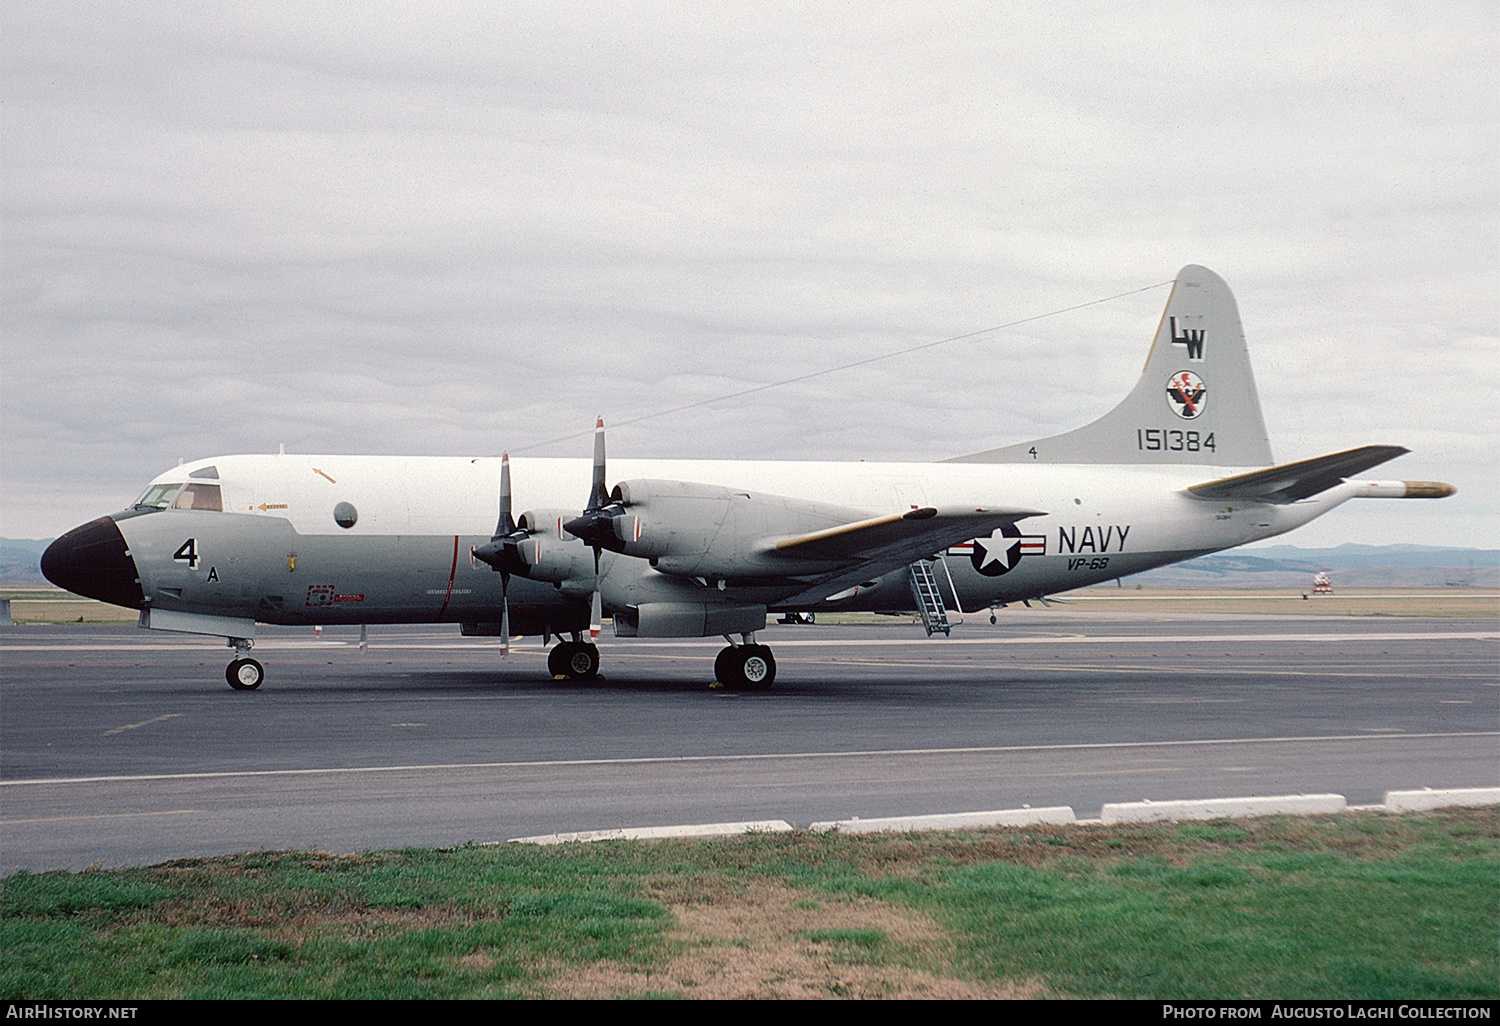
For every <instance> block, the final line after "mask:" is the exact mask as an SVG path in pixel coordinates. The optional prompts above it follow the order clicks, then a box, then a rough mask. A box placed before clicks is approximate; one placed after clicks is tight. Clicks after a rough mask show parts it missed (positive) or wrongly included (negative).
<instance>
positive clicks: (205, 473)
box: [188, 467, 219, 481]
mask: <svg viewBox="0 0 1500 1026" xmlns="http://www.w3.org/2000/svg"><path fill="white" fill-rule="evenodd" d="M188 477H202V478H207V479H208V480H210V481H217V480H218V479H219V468H218V467H199V468H198V469H197V470H194V471H191V472H190V473H189V474H188Z"/></svg>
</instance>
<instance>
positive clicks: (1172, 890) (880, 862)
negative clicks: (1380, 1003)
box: [0, 809, 1500, 999]
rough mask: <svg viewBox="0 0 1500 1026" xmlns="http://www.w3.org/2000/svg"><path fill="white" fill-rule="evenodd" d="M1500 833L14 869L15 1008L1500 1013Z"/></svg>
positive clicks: (1045, 836) (1199, 834)
mask: <svg viewBox="0 0 1500 1026" xmlns="http://www.w3.org/2000/svg"><path fill="white" fill-rule="evenodd" d="M1497 841H1500V810H1493V809H1492V810H1471V811H1452V812H1447V813H1442V814H1434V815H1428V816H1412V817H1388V816H1381V815H1373V814H1351V815H1346V816H1341V817H1329V818H1322V819H1311V820H1294V819H1272V820H1262V821H1252V822H1228V821H1218V822H1214V823H1193V824H1182V825H1175V826H1174V825H1155V824H1153V825H1150V826H1141V827H1133V828H1132V827H1124V828H1122V827H1115V828H1104V827H1099V826H1075V827H1046V828H1031V829H1014V830H991V831H976V832H971V833H955V834H928V835H916V834H911V835H881V836H862V837H840V836H831V835H813V834H790V835H764V836H749V837H744V838H735V839H728V840H714V841H670V842H665V841H658V842H609V843H602V844H595V845H581V844H574V845H564V846H559V847H548V848H538V847H530V846H520V845H509V846H505V847H463V848H458V849H449V850H441V851H432V850H408V851H397V852H374V853H365V854H361V855H347V856H336V855H329V854H326V853H290V852H270V853H264V852H263V853H257V854H250V855H240V856H233V857H227V858H219V859H203V860H189V861H181V862H173V863H167V864H165V865H161V866H154V867H149V868H140V869H123V870H109V871H101V870H90V871H86V872H82V873H65V872H57V873H17V874H15V875H13V876H10V877H8V878H6V879H5V880H4V881H3V882H0V995H3V996H4V997H5V998H9V999H22V998H24V999H43V998H53V999H80V998H89V997H96V998H174V997H194V998H216V997H217V998H234V997H340V998H393V997H394V998H429V997H526V996H543V995H547V994H549V993H553V992H561V993H568V992H569V991H567V990H566V988H564V989H562V990H561V991H557V990H556V989H555V988H556V987H558V986H560V984H558V982H557V981H559V980H561V979H564V978H572V976H570V974H573V975H576V974H577V973H579V972H581V971H586V970H590V969H591V968H594V969H600V970H603V969H608V970H609V971H610V972H611V973H614V974H615V975H614V976H612V977H611V979H622V980H625V981H626V982H624V983H619V984H617V985H614V987H613V989H608V988H607V992H610V993H620V994H622V995H629V996H668V995H674V994H679V993H686V994H689V995H691V994H693V993H694V992H695V990H694V988H693V987H692V986H691V985H684V984H682V982H681V981H682V980H683V979H686V978H688V977H689V976H691V972H689V971H687V970H683V969H681V966H682V965H684V964H686V963H685V962H684V960H691V959H692V958H693V957H695V953H701V952H705V951H708V952H712V951H715V950H718V951H722V950H728V949H734V950H735V951H740V949H743V952H744V953H745V954H746V957H748V953H749V952H750V951H751V950H752V949H755V950H758V951H761V952H762V954H764V950H765V949H766V946H767V944H768V943H769V944H771V945H772V947H774V948H775V950H776V951H778V952H782V953H786V952H803V953H804V954H807V953H808V952H810V953H811V954H810V955H807V958H808V959H811V960H812V962H813V963H816V964H817V965H824V966H831V967H833V968H829V969H827V970H826V971H827V972H829V973H833V974H835V975H836V974H838V973H845V974H847V973H849V972H858V973H860V974H863V975H862V976H860V979H861V980H864V981H865V982H866V983H868V981H869V980H871V979H874V980H876V981H877V982H878V981H880V980H881V979H882V978H883V977H884V976H889V977H890V979H891V980H892V981H895V982H892V983H890V985H889V987H888V988H887V989H886V990H885V991H880V992H885V993H903V991H901V990H900V989H899V988H900V987H902V986H906V985H907V984H906V983H903V982H901V981H903V980H906V981H909V979H910V978H911V974H914V973H922V974H926V976H924V977H923V979H933V978H940V979H942V980H947V981H961V982H962V983H963V985H965V986H970V985H972V986H990V987H1000V986H1004V985H1006V984H1014V985H1022V986H1026V987H1029V988H1030V992H1033V993H1042V994H1053V995H1067V996H1079V997H1112V996H1113V997H1161V998H1167V997H1173V998H1189V997H1200V998H1214V997H1218V998H1235V997H1250V998H1271V997H1277V998H1408V999H1410V998H1490V999H1493V998H1496V997H1500V952H1497V924H1500V844H1497ZM768 888H770V889H772V890H774V893H776V894H778V895H786V896H787V897H785V898H784V900H783V905H782V906H779V911H776V912H775V913H774V915H773V914H771V913H764V909H762V910H761V913H764V918H765V921H766V922H767V923H771V924H772V925H771V926H769V927H767V928H766V929H765V930H760V929H759V928H754V929H752V928H751V927H748V926H746V925H745V924H746V922H748V921H749V920H748V919H747V918H746V916H747V915H750V914H751V912H754V910H755V909H756V908H758V907H759V906H754V905H753V904H746V902H747V899H746V895H748V894H751V893H766V892H767V889H768ZM684 909H693V910H695V912H694V916H695V917H698V918H695V921H701V916H702V915H704V914H709V915H710V916H711V915H713V914H715V913H717V912H718V911H719V910H720V909H724V910H725V915H726V917H727V921H732V924H733V925H732V928H730V929H729V932H728V933H726V934H724V936H725V937H729V938H731V939H730V940H728V941H724V940H723V939H722V938H721V939H719V940H715V939H714V938H713V937H711V936H696V937H690V936H685V935H684V934H683V932H682V931H681V930H680V929H679V930H674V922H675V917H674V910H676V911H677V912H678V913H681V912H682V910H684ZM747 909H749V910H750V912H747V911H746V910H747ZM731 912H733V915H730V913H731ZM761 913H757V914H761ZM776 916H783V917H789V918H786V919H785V920H784V921H783V920H777V919H776V918H775V917H776ZM862 916H863V917H865V918H863V919H862V918H861V917H862ZM907 921H910V922H912V923H919V924H921V929H919V930H914V931H906V930H904V929H903V928H902V927H901V926H900V924H902V923H903V922H907ZM788 923H791V924H792V925H787V924H788ZM777 924H779V925H777ZM893 924H896V925H894V926H893ZM773 927H774V928H773ZM893 929H894V930H895V931H896V932H895V933H894V934H893V933H892V932H891V931H892V930H893ZM758 930H759V932H757V931H758ZM776 930H780V933H779V934H777V933H776ZM768 931H769V933H768ZM924 931H925V932H924ZM771 934H774V935H775V937H774V939H773V940H772V941H769V942H768V941H767V940H765V937H766V936H767V935H771ZM913 937H916V938H919V939H918V940H916V941H914V940H913ZM724 957H735V956H734V955H733V954H731V955H728V956H724ZM788 957H789V956H788ZM674 967H676V968H674ZM850 967H853V968H850ZM819 971H823V970H819ZM832 978H833V977H830V979H832ZM839 979H843V977H839ZM664 981H665V982H664ZM815 982H816V981H815ZM819 985H820V986H823V988H824V989H823V992H826V993H835V994H837V993H845V992H849V993H854V992H861V991H859V989H858V987H853V988H852V989H848V990H846V989H845V986H844V984H843V983H839V982H834V983H827V984H819ZM890 988H896V989H894V990H892V989H890ZM862 992H866V993H867V992H869V991H868V989H866V990H865V991H862Z"/></svg>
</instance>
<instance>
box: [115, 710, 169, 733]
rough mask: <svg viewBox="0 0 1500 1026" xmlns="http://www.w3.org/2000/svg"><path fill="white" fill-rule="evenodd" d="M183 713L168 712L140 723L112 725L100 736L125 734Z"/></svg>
mask: <svg viewBox="0 0 1500 1026" xmlns="http://www.w3.org/2000/svg"><path fill="white" fill-rule="evenodd" d="M181 715H182V713H167V714H166V715H165V716H157V717H155V718H154V719H149V720H142V721H141V722H139V723H127V724H125V726H123V727H111V728H110V729H109V730H106V731H105V732H104V733H102V734H100V735H99V736H100V737H109V736H110V735H111V734H123V733H125V731H127V730H135V729H136V728H137V727H146V726H150V725H151V724H153V723H160V722H161V721H162V720H171V719H176V718H177V717H178V716H181Z"/></svg>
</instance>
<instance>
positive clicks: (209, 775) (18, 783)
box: [0, 730, 1500, 787]
mask: <svg viewBox="0 0 1500 1026" xmlns="http://www.w3.org/2000/svg"><path fill="white" fill-rule="evenodd" d="M1464 737H1500V730H1471V731H1448V732H1434V733H1427V734H1322V735H1318V734H1312V735H1306V736H1302V737H1229V738H1201V739H1197V740H1192V741H1101V742H1093V743H1087V744H1065V745H993V746H974V747H968V748H888V749H870V750H866V751H852V752H775V753H765V754H759V755H660V756H641V757H638V758H624V759H538V760H536V761H533V762H452V763H428V764H417V765H410V766H331V767H325V768H323V769H281V770H215V771H212V772H201V773H141V774H134V775H130V776H97V777H52V778H38V779H34V780H0V787H29V786H35V785H51V784H97V783H128V782H131V781H139V780H215V779H243V778H248V777H309V776H317V775H319V774H323V775H330V776H332V775H337V774H347V775H355V774H360V773H429V772H433V771H435V770H442V771H446V772H451V771H454V770H488V769H548V768H551V767H556V766H645V765H653V764H656V765H668V764H683V765H686V764H691V763H699V764H701V763H714V762H719V763H727V762H771V761H774V760H777V759H869V758H877V757H886V758H889V757H891V756H919V755H998V754H1005V753H1017V752H1078V751H1110V750H1125V749H1140V748H1187V747H1192V746H1213V745H1267V744H1271V745H1278V744H1305V743H1315V742H1327V741H1361V742H1371V741H1422V740H1429V739H1432V738H1449V739H1452V738H1464Z"/></svg>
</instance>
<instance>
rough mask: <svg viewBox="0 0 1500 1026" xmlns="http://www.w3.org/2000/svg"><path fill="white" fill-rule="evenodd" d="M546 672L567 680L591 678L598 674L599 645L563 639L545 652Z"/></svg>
mask: <svg viewBox="0 0 1500 1026" xmlns="http://www.w3.org/2000/svg"><path fill="white" fill-rule="evenodd" d="M547 672H548V673H550V674H552V676H553V677H566V678H567V679H568V680H593V679H594V678H595V677H597V676H599V646H598V645H590V644H589V643H588V642H585V641H564V642H560V643H559V644H557V645H556V646H554V647H553V649H552V651H550V652H548V653H547Z"/></svg>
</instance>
